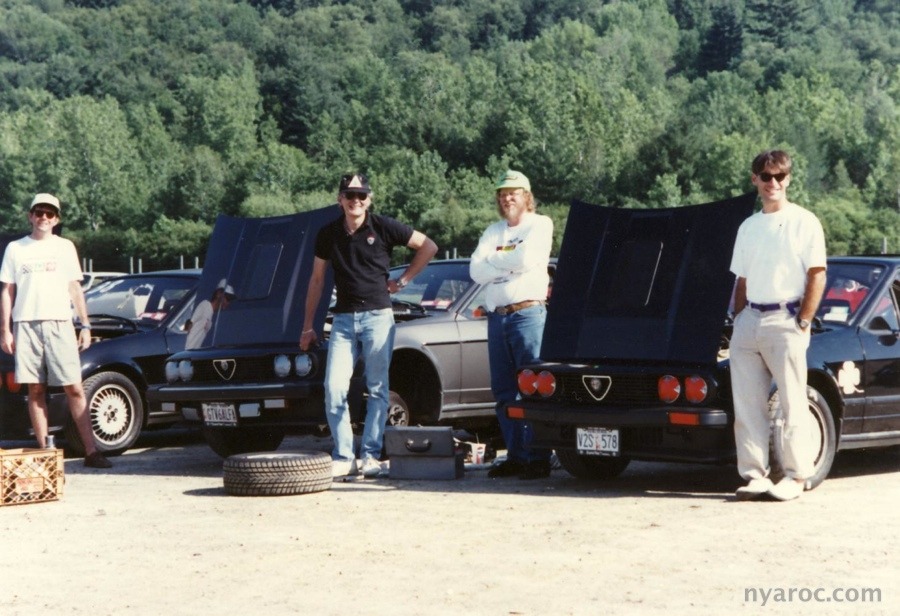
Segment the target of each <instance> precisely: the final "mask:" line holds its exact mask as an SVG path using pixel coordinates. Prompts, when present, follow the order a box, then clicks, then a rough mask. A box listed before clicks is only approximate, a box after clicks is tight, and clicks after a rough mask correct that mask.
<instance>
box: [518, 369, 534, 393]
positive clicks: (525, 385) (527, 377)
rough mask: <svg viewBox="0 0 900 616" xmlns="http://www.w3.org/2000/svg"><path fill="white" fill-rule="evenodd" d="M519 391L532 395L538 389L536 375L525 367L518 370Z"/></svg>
mask: <svg viewBox="0 0 900 616" xmlns="http://www.w3.org/2000/svg"><path fill="white" fill-rule="evenodd" d="M518 380H519V391H521V392H522V393H523V394H525V395H526V396H530V395H532V394H533V393H534V392H536V391H537V389H538V382H537V381H538V379H537V375H536V374H535V373H534V371H533V370H529V369H528V368H525V369H524V370H522V371H521V372H519V377H518Z"/></svg>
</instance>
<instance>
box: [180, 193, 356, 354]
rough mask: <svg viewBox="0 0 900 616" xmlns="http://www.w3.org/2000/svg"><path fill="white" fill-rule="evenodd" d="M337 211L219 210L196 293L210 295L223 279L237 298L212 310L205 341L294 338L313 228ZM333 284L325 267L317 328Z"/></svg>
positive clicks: (251, 341)
mask: <svg viewBox="0 0 900 616" xmlns="http://www.w3.org/2000/svg"><path fill="white" fill-rule="evenodd" d="M338 216H340V211H339V210H338V208H337V207H336V206H330V207H325V208H322V209H318V210H314V211H311V212H302V213H299V214H291V215H288V216H273V217H270V218H234V217H230V216H224V215H220V216H219V217H218V218H217V219H216V225H215V227H214V228H213V234H212V238H211V239H210V243H209V249H208V250H207V252H206V261H205V263H204V266H203V275H202V276H201V279H200V285H199V287H198V291H197V298H198V301H201V300H204V299H209V298H210V297H212V295H213V292H214V291H215V289H216V287H217V286H218V285H219V284H220V281H221V280H223V279H224V280H225V281H226V282H227V284H228V285H230V286H231V287H232V288H233V290H234V293H235V298H234V300H232V301H231V303H230V304H229V306H228V307H227V308H225V309H224V310H219V311H217V312H216V316H215V318H214V320H213V324H212V331H211V332H210V333H209V334H208V335H207V336H206V342H205V344H204V345H203V346H206V347H208V346H219V347H221V346H234V345H245V344H268V343H280V342H290V341H294V342H298V341H299V339H300V328H301V327H302V325H303V317H304V312H305V310H306V290H307V285H308V284H309V276H310V274H311V273H312V267H313V259H314V256H315V255H314V252H315V243H316V234H317V233H318V231H319V229H320V228H321V227H322V226H324V225H325V224H327V223H329V222H331V221H333V220H335V219H337V218H338ZM333 284H334V282H333V277H332V275H331V268H328V274H327V277H326V280H325V285H324V288H323V289H322V298H321V300H320V301H319V306H318V308H317V310H316V317H315V328H316V331H318V332H320V333H321V331H322V327H323V324H324V322H325V314H326V312H327V310H328V304H329V302H330V301H331V290H332V287H333Z"/></svg>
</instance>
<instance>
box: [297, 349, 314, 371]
mask: <svg viewBox="0 0 900 616" xmlns="http://www.w3.org/2000/svg"><path fill="white" fill-rule="evenodd" d="M312 369H313V362H312V357H310V356H309V355H307V354H306V353H301V354H300V355H298V356H297V357H295V358H294V372H295V373H297V376H306V375H307V374H309V373H310V372H312Z"/></svg>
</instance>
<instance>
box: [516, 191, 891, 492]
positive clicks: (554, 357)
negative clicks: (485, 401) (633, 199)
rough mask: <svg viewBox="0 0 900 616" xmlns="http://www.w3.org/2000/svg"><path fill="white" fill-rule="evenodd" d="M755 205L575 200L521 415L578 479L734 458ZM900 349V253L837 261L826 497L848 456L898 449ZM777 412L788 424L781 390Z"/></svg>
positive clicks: (820, 424)
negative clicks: (735, 299)
mask: <svg viewBox="0 0 900 616" xmlns="http://www.w3.org/2000/svg"><path fill="white" fill-rule="evenodd" d="M754 203H755V195H754V194H748V195H744V196H743V197H739V198H735V199H731V200H728V201H724V202H719V203H712V204H707V205H700V206H690V207H681V208H671V209H665V210H624V209H612V208H605V207H599V206H594V205H589V204H585V203H574V204H573V205H572V208H571V210H570V214H569V220H568V223H567V226H566V231H565V236H564V239H563V244H562V248H561V252H560V256H559V274H558V276H557V277H556V281H555V284H554V291H553V303H552V304H551V305H550V307H549V310H548V318H547V326H546V329H545V332H544V343H543V346H542V349H541V358H542V360H543V361H542V362H541V363H538V364H535V365H532V366H527V367H525V368H524V369H523V370H522V371H521V372H520V374H519V386H520V390H521V393H522V399H521V400H519V401H517V402H516V403H514V404H511V405H508V406H507V413H508V414H509V416H510V417H516V418H521V419H526V420H528V421H530V422H531V424H532V426H533V433H534V443H535V445H538V446H545V447H550V448H553V449H556V451H557V455H558V457H559V460H560V462H561V463H562V465H563V467H564V468H565V469H566V470H567V471H568V472H569V473H571V474H572V475H575V476H577V477H586V478H611V477H614V476H616V475H618V474H619V473H621V472H622V471H623V470H624V469H625V467H626V466H627V465H628V462H629V460H632V459H635V460H671V461H685V462H711V463H723V462H731V461H733V460H734V459H735V445H734V427H733V425H734V413H733V407H732V397H731V387H730V372H729V364H728V340H729V338H730V331H731V328H730V325H729V323H730V321H728V319H727V311H728V306H729V299H730V296H731V292H732V287H733V283H734V277H733V275H732V274H730V272H729V271H728V268H729V265H730V261H731V251H732V246H733V244H734V238H735V236H736V233H737V228H738V226H739V225H740V223H741V222H742V221H743V220H744V219H745V218H746V217H747V216H749V215H750V213H751V212H752V211H753V207H754ZM898 340H900V258H898V257H888V256H874V257H834V258H831V259H829V260H828V273H827V286H826V291H825V295H824V300H823V301H822V304H821V307H820V309H819V311H818V316H817V318H816V319H815V322H814V324H813V330H812V337H811V340H810V346H809V351H808V354H807V360H808V365H809V373H808V389H807V392H808V398H809V411H810V413H811V414H812V416H813V418H814V420H815V421H813V422H811V424H812V426H811V428H812V429H813V430H814V431H815V438H816V439H817V442H818V443H819V449H818V452H817V455H816V461H815V474H814V476H813V477H812V478H811V479H810V480H809V481H810V483H811V484H812V485H813V486H815V485H817V484H818V483H820V482H821V481H822V480H823V479H824V478H825V477H826V476H827V475H828V472H829V470H830V469H831V466H832V462H833V460H834V456H835V452H836V451H838V450H841V449H851V448H861V447H877V446H886V445H894V444H898V443H900V402H898V400H900V378H898V374H900V343H898ZM770 408H771V409H772V414H773V417H777V414H778V412H779V404H778V392H777V391H775V390H774V389H773V391H772V395H771V398H770ZM773 425H774V426H775V427H773V430H777V429H778V428H777V422H773ZM775 440H776V441H777V440H778V439H775ZM772 453H773V459H774V460H775V462H776V464H775V468H776V469H777V468H778V460H779V459H780V451H779V449H778V447H775V446H773V448H772Z"/></svg>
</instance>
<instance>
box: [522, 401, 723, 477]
mask: <svg viewBox="0 0 900 616" xmlns="http://www.w3.org/2000/svg"><path fill="white" fill-rule="evenodd" d="M507 413H508V414H510V416H512V417H520V418H524V419H525V420H526V421H528V422H529V424H530V425H531V428H532V432H533V435H534V436H533V441H532V445H533V446H535V447H542V448H548V449H571V450H577V439H576V433H577V430H578V428H590V427H598V428H607V429H611V430H615V429H618V430H619V432H620V440H619V443H620V445H619V453H618V455H620V456H623V457H628V458H632V459H638V460H668V461H678V462H703V463H724V462H731V461H733V460H734V458H735V453H734V431H733V428H732V420H731V415H730V414H729V413H728V412H727V411H725V410H724V409H718V408H697V407H662V408H659V407H657V408H596V407H588V408H571V407H562V406H555V405H546V404H539V403H534V402H529V401H524V400H522V401H517V402H516V403H514V404H511V405H509V406H508V407H507Z"/></svg>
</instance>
